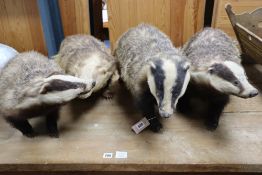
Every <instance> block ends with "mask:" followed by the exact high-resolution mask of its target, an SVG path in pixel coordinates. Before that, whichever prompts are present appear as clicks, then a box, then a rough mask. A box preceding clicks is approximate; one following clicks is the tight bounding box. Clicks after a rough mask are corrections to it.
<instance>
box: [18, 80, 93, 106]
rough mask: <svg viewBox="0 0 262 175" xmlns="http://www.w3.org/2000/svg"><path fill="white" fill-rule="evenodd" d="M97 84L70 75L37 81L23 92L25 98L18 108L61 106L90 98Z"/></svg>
mask: <svg viewBox="0 0 262 175" xmlns="http://www.w3.org/2000/svg"><path fill="white" fill-rule="evenodd" d="M94 86H95V82H93V81H92V80H90V81H86V80H82V79H80V78H76V77H73V76H70V75H51V76H49V77H47V78H44V79H37V80H35V81H33V83H32V84H31V85H30V86H29V87H28V88H26V89H24V90H23V92H22V94H23V98H22V99H21V100H20V103H19V105H18V106H17V107H18V108H20V109H25V108H28V107H30V106H34V105H41V104H47V105H59V104H64V103H66V102H69V101H70V100H72V99H74V98H76V97H81V96H83V95H84V96H88V95H89V96H90V95H91V94H90V92H91V90H92V88H93V87H94Z"/></svg>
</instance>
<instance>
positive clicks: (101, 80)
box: [56, 35, 118, 98]
mask: <svg viewBox="0 0 262 175" xmlns="http://www.w3.org/2000/svg"><path fill="white" fill-rule="evenodd" d="M56 60H57V62H58V64H59V65H60V66H61V68H62V69H63V70H64V71H65V73H67V74H69V75H73V76H76V77H79V78H82V79H94V80H95V82H96V84H95V87H94V88H93V89H92V92H97V91H99V90H101V89H103V88H105V87H106V86H107V85H108V86H111V85H112V83H113V81H115V78H116V77H117V75H118V74H117V69H116V61H115V59H114V57H113V56H112V55H111V54H110V51H109V49H107V48H106V47H105V45H104V43H102V42H101V41H99V40H98V39H96V38H94V37H92V36H90V35H72V36H68V37H66V38H65V39H64V40H63V42H62V43H61V46H60V50H59V53H58V55H57V58H56ZM104 95H110V94H109V92H108V91H106V92H105V93H104ZM87 97H88V96H86V97H85V98H87ZM106 97H107V96H106Z"/></svg>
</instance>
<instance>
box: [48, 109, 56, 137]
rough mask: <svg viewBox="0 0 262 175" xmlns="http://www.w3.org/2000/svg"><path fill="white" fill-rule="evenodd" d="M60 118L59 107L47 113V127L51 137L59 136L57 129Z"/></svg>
mask: <svg viewBox="0 0 262 175" xmlns="http://www.w3.org/2000/svg"><path fill="white" fill-rule="evenodd" d="M58 118H59V109H56V110H53V111H52V112H50V113H48V114H47V115H46V128H47V131H48V134H49V136H50V137H55V138H58V137H59V132H58V129H57V120H58Z"/></svg>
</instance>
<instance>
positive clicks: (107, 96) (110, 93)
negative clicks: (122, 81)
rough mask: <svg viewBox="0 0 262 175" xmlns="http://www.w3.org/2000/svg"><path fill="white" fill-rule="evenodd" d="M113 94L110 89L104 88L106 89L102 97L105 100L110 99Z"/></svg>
mask: <svg viewBox="0 0 262 175" xmlns="http://www.w3.org/2000/svg"><path fill="white" fill-rule="evenodd" d="M113 96H114V93H113V92H111V91H109V90H106V91H105V92H104V93H103V97H104V99H106V100H110V99H112V98H113Z"/></svg>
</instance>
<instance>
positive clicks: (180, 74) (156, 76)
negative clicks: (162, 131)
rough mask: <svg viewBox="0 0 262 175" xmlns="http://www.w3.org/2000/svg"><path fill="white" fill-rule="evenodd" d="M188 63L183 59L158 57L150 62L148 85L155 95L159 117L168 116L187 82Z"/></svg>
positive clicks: (188, 77) (188, 74) (183, 91)
mask: <svg viewBox="0 0 262 175" xmlns="http://www.w3.org/2000/svg"><path fill="white" fill-rule="evenodd" d="M188 69H189V64H188V63H187V62H185V61H181V60H180V61H177V60H169V59H161V60H160V59H158V60H155V61H153V62H151V64H150V68H149V70H148V72H147V78H148V85H149V89H150V91H151V93H152V95H153V96H154V97H155V99H156V101H157V105H158V109H159V114H160V116H161V117H165V118H167V117H170V116H171V115H172V114H173V112H174V109H175V108H176V104H177V102H178V99H179V98H180V97H181V96H182V95H183V94H184V93H185V90H186V87H187V85H188V83H189V79H190V73H189V71H188Z"/></svg>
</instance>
